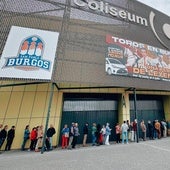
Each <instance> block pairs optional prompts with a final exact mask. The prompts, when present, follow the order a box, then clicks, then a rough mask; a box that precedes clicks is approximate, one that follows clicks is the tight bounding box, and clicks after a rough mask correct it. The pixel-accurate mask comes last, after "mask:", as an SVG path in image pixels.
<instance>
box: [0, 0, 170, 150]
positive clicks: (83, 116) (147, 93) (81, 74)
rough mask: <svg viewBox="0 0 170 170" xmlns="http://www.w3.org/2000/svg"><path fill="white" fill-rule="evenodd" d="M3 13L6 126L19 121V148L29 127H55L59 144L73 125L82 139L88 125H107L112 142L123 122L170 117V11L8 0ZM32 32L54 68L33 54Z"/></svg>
mask: <svg viewBox="0 0 170 170" xmlns="http://www.w3.org/2000/svg"><path fill="white" fill-rule="evenodd" d="M0 14H1V20H0V22H1V27H0V30H1V34H0V36H1V39H0V54H1V58H0V60H1V63H0V66H1V68H0V69H1V70H0V76H1V77H0V79H1V80H0V84H1V85H0V101H1V102H0V108H1V109H0V123H2V124H3V125H6V124H8V125H9V127H10V126H12V125H15V126H16V136H15V139H14V143H13V146H12V148H13V149H18V148H20V147H21V143H22V138H23V132H24V128H25V126H26V125H27V124H29V125H30V127H31V128H33V127H34V126H37V125H41V124H42V125H43V126H44V127H45V126H46V125H49V124H53V125H54V127H55V128H56V131H57V133H56V134H55V136H54V140H53V145H54V146H58V145H60V143H61V141H60V136H61V129H62V127H63V126H64V124H68V125H69V126H70V125H71V122H78V123H79V129H80V134H81V135H80V137H79V143H81V142H82V136H83V135H82V128H83V126H84V124H85V123H86V122H88V123H89V129H90V128H91V125H92V123H93V122H96V123H100V124H101V125H102V124H106V123H107V122H109V123H110V125H111V128H112V129H113V130H112V137H111V140H114V136H115V131H114V127H115V125H116V123H117V122H119V123H122V122H123V120H130V121H133V119H134V118H136V117H137V119H138V121H141V120H142V119H144V120H145V121H147V120H151V121H153V120H155V119H158V120H162V119H166V120H167V121H168V120H170V107H169V106H170V86H169V81H170V36H169V35H170V32H169V29H168V28H169V24H170V19H169V16H166V15H164V14H162V13H160V12H159V11H157V10H155V9H152V8H150V7H148V6H146V5H144V4H141V3H139V2H137V1H135V0H122V1H120V0H114V1H111V0H103V1H99V0H52V1H51V0H50V1H48V0H45V1H43V0H41V1H39V0H22V1H20V0H14V1H13V2H11V1H9V0H5V1H3V2H1V5H0ZM31 29H33V30H32V32H31V31H30V33H29V30H31ZM34 31H35V33H34ZM51 32H52V33H51ZM53 33H54V34H53ZM55 33H57V34H55ZM27 34H28V35H27ZM31 36H32V37H33V38H34V39H35V37H36V43H41V46H39V49H41V52H42V51H43V50H44V53H41V54H42V55H41V56H43V55H44V56H48V54H50V55H51V54H53V60H52V62H51V63H53V65H51V66H49V65H50V62H48V61H49V60H50V59H47V58H46V59H45V57H44V58H43V59H40V57H39V56H40V53H38V52H37V54H36V56H35V52H34V54H31V51H30V53H29V50H30V49H31V45H30V44H31V43H32V40H30V39H29V38H30V37H31ZM55 36H56V38H57V39H58V40H57V41H55V40H56V38H55ZM10 37H12V38H10ZM20 37H22V38H20ZM39 37H40V38H39ZM41 37H43V38H42V39H43V40H42V39H41ZM24 42H26V43H27V42H28V44H27V45H25V44H24ZM11 44H12V45H11ZM17 44H18V46H17ZM42 44H43V45H42ZM28 46H29V47H28ZM37 46H38V45H37ZM32 47H33V48H32V49H34V48H35V45H34V44H32ZM24 48H26V49H27V52H25V53H24V55H23V53H22V50H23V49H24ZM42 49H43V50H42ZM143 50H145V51H143ZM11 51H14V53H12V52H11ZM54 52H55V53H54ZM143 52H145V53H147V57H144V54H143ZM14 56H17V57H20V60H19V59H17V57H14ZM23 56H25V57H23ZM7 57H9V59H6V58H7ZM29 57H30V58H29ZM35 57H39V58H36V60H34V59H35ZM21 58H22V59H21ZM23 58H24V59H23ZM27 58H29V59H27ZM49 58H50V57H49ZM145 59H146V60H147V63H146V61H145ZM42 63H43V64H42ZM48 64H49V65H48ZM7 66H8V67H7ZM23 66H24V70H23ZM48 66H49V67H48ZM35 67H39V69H35ZM30 68H31V69H30ZM32 68H34V69H32ZM46 68H48V69H49V70H50V71H46ZM37 70H38V71H37ZM39 70H45V71H44V72H42V73H41V72H39ZM135 96H136V104H134V103H135V102H134V98H135ZM50 98H52V100H50ZM50 101H51V102H50ZM136 111H137V112H136ZM136 114H137V115H136ZM47 118H49V120H48V119H47ZM89 133H90V132H89ZM88 142H91V137H90V135H89V138H88ZM27 145H28V144H27Z"/></svg>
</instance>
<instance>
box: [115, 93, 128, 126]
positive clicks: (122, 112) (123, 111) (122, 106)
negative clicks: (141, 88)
mask: <svg viewBox="0 0 170 170" xmlns="http://www.w3.org/2000/svg"><path fill="white" fill-rule="evenodd" d="M118 114H119V115H118V121H119V123H120V124H122V123H123V121H124V120H129V121H130V103H129V93H125V92H124V93H122V94H121V95H120V98H119V104H118Z"/></svg>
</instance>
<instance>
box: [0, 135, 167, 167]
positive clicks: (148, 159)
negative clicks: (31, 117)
mask: <svg viewBox="0 0 170 170" xmlns="http://www.w3.org/2000/svg"><path fill="white" fill-rule="evenodd" d="M169 160H170V137H168V138H164V139H160V140H152V141H145V142H142V141H140V142H139V143H130V144H124V145H123V144H112V145H110V146H105V145H103V146H95V147H92V146H90V147H80V148H77V149H74V150H62V149H55V150H53V151H50V152H44V154H41V153H40V152H38V153H37V152H27V151H26V152H22V151H10V152H3V153H2V154H0V170H38V169H40V170H170V161H169Z"/></svg>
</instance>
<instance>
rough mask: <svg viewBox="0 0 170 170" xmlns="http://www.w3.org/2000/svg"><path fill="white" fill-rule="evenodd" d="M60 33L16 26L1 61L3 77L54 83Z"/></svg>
mask: <svg viewBox="0 0 170 170" xmlns="http://www.w3.org/2000/svg"><path fill="white" fill-rule="evenodd" d="M58 36H59V33H58V32H52V31H46V30H39V29H32V28H24V27H18V26H12V27H11V29H10V32H9V35H8V38H7V41H6V44H5V47H4V50H3V53H2V56H1V58H0V77H1V78H19V79H39V80H51V76H52V71H53V65H54V59H55V54H56V49H57V43H58Z"/></svg>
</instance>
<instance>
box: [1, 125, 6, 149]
mask: <svg viewBox="0 0 170 170" xmlns="http://www.w3.org/2000/svg"><path fill="white" fill-rule="evenodd" d="M7 129H8V125H5V126H4V128H3V129H2V130H1V132H0V149H1V146H2V145H3V143H4V141H5V139H6V137H7Z"/></svg>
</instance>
